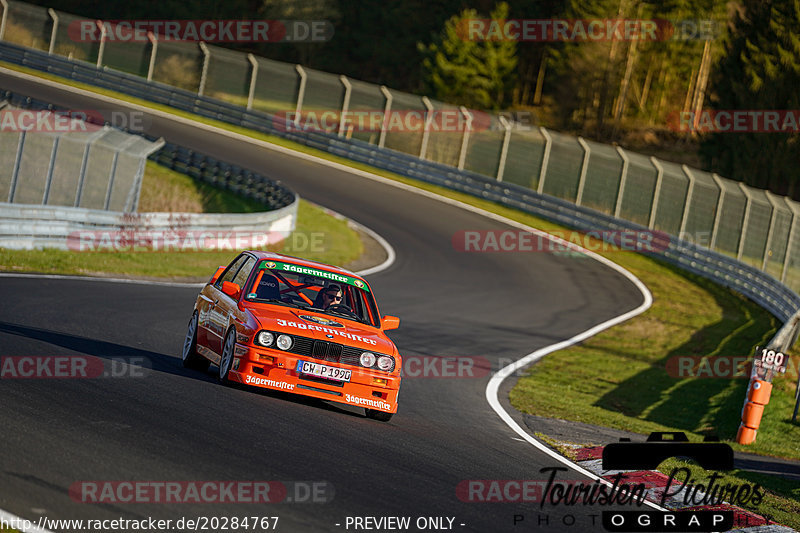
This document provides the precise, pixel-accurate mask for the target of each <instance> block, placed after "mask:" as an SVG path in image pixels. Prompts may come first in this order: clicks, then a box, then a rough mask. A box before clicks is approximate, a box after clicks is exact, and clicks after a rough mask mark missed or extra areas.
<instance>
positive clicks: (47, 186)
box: [42, 135, 61, 205]
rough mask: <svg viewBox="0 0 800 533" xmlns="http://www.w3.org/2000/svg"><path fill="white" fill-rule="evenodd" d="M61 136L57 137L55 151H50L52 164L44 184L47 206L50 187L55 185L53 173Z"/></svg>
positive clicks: (44, 203) (44, 198)
mask: <svg viewBox="0 0 800 533" xmlns="http://www.w3.org/2000/svg"><path fill="white" fill-rule="evenodd" d="M60 139H61V136H60V135H59V136H57V137H56V138H55V140H53V149H52V150H50V163H49V164H48V165H47V181H45V184H44V194H43V195H42V205H47V200H48V198H49V197H50V187H51V186H52V184H53V171H54V170H55V168H56V155H57V154H58V141H59V140H60Z"/></svg>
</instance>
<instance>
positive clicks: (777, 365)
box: [754, 347, 788, 373]
mask: <svg viewBox="0 0 800 533" xmlns="http://www.w3.org/2000/svg"><path fill="white" fill-rule="evenodd" d="M787 359H788V358H787V357H786V355H785V354H784V353H783V352H779V351H776V350H770V349H768V348H761V347H756V357H755V363H754V364H755V366H756V367H760V368H763V369H765V370H770V369H771V370H773V371H774V372H781V373H784V372H786V364H787Z"/></svg>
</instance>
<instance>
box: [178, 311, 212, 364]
mask: <svg viewBox="0 0 800 533" xmlns="http://www.w3.org/2000/svg"><path fill="white" fill-rule="evenodd" d="M181 360H182V362H183V367H184V368H191V369H193V370H203V371H205V370H208V365H209V361H208V359H206V358H205V357H203V356H202V355H200V354H199V353H197V313H194V314H193V315H192V319H191V320H190V321H189V327H188V328H187V330H186V338H184V340H183V349H182V350H181Z"/></svg>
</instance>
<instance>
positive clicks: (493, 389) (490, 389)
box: [0, 67, 666, 510]
mask: <svg viewBox="0 0 800 533" xmlns="http://www.w3.org/2000/svg"><path fill="white" fill-rule="evenodd" d="M0 73H11V75H18V77H22V78H25V79H29V80H30V81H36V82H39V83H42V84H44V85H50V86H57V87H58V88H59V89H61V90H67V91H71V92H76V93H79V94H82V95H84V96H89V97H92V98H95V99H97V100H101V101H105V102H107V103H114V104H123V105H125V106H128V107H133V108H136V109H138V110H142V111H145V112H148V113H151V114H154V115H157V116H160V117H162V118H168V119H171V120H174V121H176V122H181V123H183V124H190V125H192V126H194V127H198V126H199V127H200V128H202V129H205V130H208V131H213V132H215V133H218V134H221V135H226V136H228V137H231V138H236V139H238V140H240V141H243V142H247V143H249V144H253V145H256V146H259V147H261V148H266V149H268V150H272V151H276V152H280V153H283V154H287V155H291V156H294V157H298V158H300V159H305V160H307V161H312V162H315V163H317V164H321V165H324V166H328V167H331V168H336V169H337V170H342V171H345V172H348V173H351V174H354V175H358V176H361V177H364V178H367V179H372V180H374V181H379V182H382V183H385V184H388V185H392V186H395V187H398V188H401V189H405V190H408V191H411V192H414V193H416V194H422V195H423V196H427V197H429V198H433V199H435V200H438V201H441V202H444V203H447V204H450V205H455V206H459V207H461V208H463V209H467V210H468V211H472V212H475V213H479V214H482V215H484V216H486V217H488V218H491V219H494V220H497V221H500V222H504V223H506V224H508V225H510V226H512V227H517V228H520V229H525V230H527V231H532V232H533V233H536V234H539V235H544V236H547V238H548V239H550V240H554V241H556V242H559V243H560V244H562V245H563V246H566V247H569V248H571V249H574V250H577V251H580V252H581V253H584V254H586V255H588V256H589V257H592V258H593V259H595V260H597V261H600V262H601V263H603V264H605V265H606V266H609V267H610V268H612V269H614V270H616V271H617V272H619V273H620V274H622V275H623V276H625V277H626V278H628V279H629V280H630V281H631V282H632V283H633V284H634V285H635V286H636V287H637V288H638V289H639V291H640V292H641V293H642V296H643V297H644V302H643V303H642V304H641V305H640V306H639V307H637V308H636V309H633V310H632V311H629V312H627V313H624V314H622V315H620V316H618V317H616V318H612V319H610V320H608V321H606V322H603V323H601V324H598V325H596V326H594V327H592V328H590V329H588V330H586V331H585V332H583V333H580V334H578V335H576V336H574V337H572V338H570V339H567V340H565V341H562V342H559V343H556V344H552V345H550V346H546V347H544V348H540V349H539V350H536V351H535V352H532V353H530V354H528V355H526V356H524V357H523V358H522V359H520V360H518V361H517V362H516V363H512V364H510V365H508V366H506V367H505V368H503V369H501V370H500V371H499V372H498V373H497V374H495V376H493V377H492V379H490V381H489V384H488V385H487V388H486V399H487V401H488V402H489V405H490V406H491V407H492V409H494V411H495V412H496V413H497V415H498V416H499V417H500V419H501V420H503V421H504V422H505V423H506V424H507V425H508V426H509V427H510V428H511V429H512V430H513V431H514V432H516V433H517V434H519V435H520V436H521V437H522V438H524V439H525V441H526V442H528V443H530V444H532V445H533V446H535V447H536V448H538V449H539V450H541V451H543V452H544V453H546V454H548V455H550V456H551V457H553V458H555V459H556V460H558V461H560V462H561V463H563V464H565V465H567V466H568V467H570V468H572V469H573V470H576V471H578V472H580V473H582V474H584V475H586V476H588V477H589V478H591V479H595V480H600V481H601V482H605V483H608V482H607V481H606V480H604V479H602V478H600V477H599V476H597V475H595V474H594V473H592V472H589V471H588V470H586V469H585V468H583V467H581V466H580V465H578V464H576V463H574V462H572V461H570V460H569V459H567V458H566V457H563V456H561V455H559V454H557V453H555V452H553V451H552V450H550V449H549V448H547V447H546V446H544V445H543V444H542V443H540V442H539V441H538V440H536V439H535V438H533V437H532V436H531V435H529V434H528V433H527V432H526V431H525V430H523V429H522V428H521V427H519V425H518V424H517V423H516V422H515V421H514V420H513V419H512V418H511V416H510V415H509V414H508V413H507V412H506V411H505V410H504V409H503V407H502V406H501V405H500V403H499V401H498V400H497V392H498V389H499V386H500V383H501V382H502V381H503V380H504V379H505V377H507V376H508V375H510V374H511V373H512V372H513V371H514V370H515V369H516V368H518V367H520V366H525V365H527V364H529V363H531V362H533V361H536V360H537V359H540V358H541V357H544V356H545V355H547V354H548V353H551V352H554V351H556V350H559V349H561V348H565V347H567V346H570V345H572V344H575V343H577V342H580V341H581V340H584V339H586V338H588V337H590V336H592V335H595V334H597V333H599V332H600V331H603V330H605V329H608V328H610V327H612V326H614V325H616V324H618V323H620V322H624V321H625V320H628V319H629V318H632V317H634V316H637V315H639V314H641V313H643V312H645V311H646V310H647V309H649V308H650V306H651V305H652V302H653V297H652V295H651V294H650V291H649V290H648V289H647V287H646V286H645V285H644V284H643V283H642V282H641V281H640V280H639V279H638V278H637V277H636V276H634V275H633V274H632V273H630V272H628V271H627V270H626V269H624V268H623V267H621V266H619V265H617V264H616V263H614V262H613V261H610V260H608V259H606V258H605V257H603V256H600V255H598V254H596V253H594V252H591V251H589V250H586V249H584V248H581V247H580V246H577V245H575V244H573V243H569V242H567V241H564V240H563V239H559V238H556V237H553V236H552V235H549V234H547V233H546V232H543V231H540V230H536V229H534V228H531V227H529V226H526V225H524V224H521V223H519V222H516V221H514V220H511V219H508V218H506V217H503V216H502V215H498V214H495V213H490V212H488V211H485V210H483V209H480V208H478V207H475V206H472V205H468V204H464V203H462V202H459V201H458V200H453V199H451V198H445V197H442V196H439V195H436V194H435V193H431V192H429V191H425V190H422V189H419V188H417V187H413V186H411V185H406V184H404V183H400V182H397V181H395V180H391V179H389V178H384V177H382V176H378V175H376V174H372V173H371V172H367V171H364V170H360V169H355V168H353V167H349V166H347V165H344V164H342V163H336V162H334V161H329V160H327V159H323V158H321V157H317V156H313V155H310V154H307V153H304V152H298V151H296V150H291V149H289V148H286V147H283V146H278V145H274V144H271V143H268V142H266V141H261V140H259V139H254V138H252V137H249V136H247V135H242V134H240V133H236V132H232V131H229V130H225V129H222V128H218V127H216V126H211V125H208V124H203V123H198V122H195V121H192V120H189V119H185V118H183V117H180V116H177V115H173V114H171V113H166V112H163V111H160V110H157V109H153V108H149V107H146V106H141V105H139V104H133V103H130V102H125V101H122V100H117V99H115V98H111V97H107V96H104V95H99V94H97V93H94V92H91V91H86V90H84V89H79V88H76V87H71V86H65V85H63V84H59V83H56V82H50V80H43V79H42V78H39V77H36V76H30V75H27V74H20V73H18V72H16V71H9V70H8V69H4V68H2V67H0ZM501 376H502V377H501ZM498 377H500V379H499V380H498ZM490 393H493V394H494V396H492V395H491V394H490ZM609 485H610V484H609ZM645 503H646V504H648V505H649V506H651V507H653V508H655V509H658V510H666V509H664V508H663V507H660V506H658V505H656V504H654V503H652V502H649V501H646V502H645Z"/></svg>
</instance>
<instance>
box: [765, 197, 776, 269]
mask: <svg viewBox="0 0 800 533" xmlns="http://www.w3.org/2000/svg"><path fill="white" fill-rule="evenodd" d="M764 194H766V196H767V200H768V201H769V205H770V206H772V214H771V215H770V217H769V229H768V230H767V244H766V245H765V246H764V259H763V261H762V263H761V270H763V271H764V272H766V271H767V262H768V261H769V253H770V250H771V249H772V237H773V235H774V233H775V219H776V218H778V202H777V201H776V200H775V198H773V197H772V193H771V192H769V191H764Z"/></svg>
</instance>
